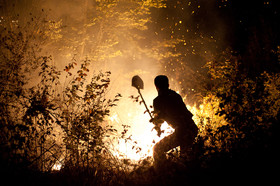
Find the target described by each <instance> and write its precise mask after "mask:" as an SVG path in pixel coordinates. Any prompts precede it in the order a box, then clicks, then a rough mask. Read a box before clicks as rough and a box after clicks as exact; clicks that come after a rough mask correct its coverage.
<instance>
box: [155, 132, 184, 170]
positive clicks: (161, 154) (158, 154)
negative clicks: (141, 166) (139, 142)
mask: <svg viewBox="0 0 280 186" xmlns="http://www.w3.org/2000/svg"><path fill="white" fill-rule="evenodd" d="M178 145H179V144H178V142H177V138H176V134H175V132H174V133H173V134H171V135H169V136H167V137H165V138H163V139H162V140H160V141H159V142H158V143H157V144H156V145H155V146H154V153H153V156H154V166H155V167H156V169H161V167H162V166H164V164H165V162H166V160H167V158H166V152H168V151H169V150H170V149H172V148H175V147H177V146H178Z"/></svg>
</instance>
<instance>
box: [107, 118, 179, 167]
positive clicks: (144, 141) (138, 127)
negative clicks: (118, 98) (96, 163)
mask: <svg viewBox="0 0 280 186" xmlns="http://www.w3.org/2000/svg"><path fill="white" fill-rule="evenodd" d="M128 116H130V117H132V114H131V113H128ZM116 119H117V118H116V115H113V116H112V117H110V120H111V121H113V120H116ZM133 119H134V121H135V125H133V126H131V128H130V129H131V130H130V132H129V134H128V135H129V139H119V140H118V141H117V143H114V145H113V146H114V147H113V148H112V153H113V155H114V156H116V157H117V158H119V159H130V160H132V161H135V162H137V161H140V160H142V159H145V158H147V157H151V156H152V155H153V147H154V145H155V144H156V143H157V142H159V141H160V140H161V139H163V138H164V137H166V136H168V135H170V134H172V133H173V132H174V129H173V128H172V127H170V126H169V125H168V124H167V123H166V122H164V123H163V124H162V126H161V130H163V131H164V132H163V133H162V134H161V136H160V137H158V135H157V132H156V131H155V130H153V127H154V125H153V124H152V123H150V122H149V119H150V118H149V115H148V114H144V116H143V114H142V116H141V115H138V116H137V115H136V116H134V118H133ZM117 120H119V119H117Z"/></svg>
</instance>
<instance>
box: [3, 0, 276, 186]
mask: <svg viewBox="0 0 280 186" xmlns="http://www.w3.org/2000/svg"><path fill="white" fill-rule="evenodd" d="M278 20H279V6H278V3H277V1H276V0H266V1H264V0H255V1H248V2H245V1H244V0H243V1H241V0H186V1H175V0H135V1H134V0H0V27H1V28H0V31H1V55H0V60H1V61H0V62H1V64H0V71H1V80H0V84H1V87H0V93H1V97H0V101H1V103H0V104H1V106H0V108H1V115H2V116H1V128H0V129H1V135H0V137H1V138H0V139H1V141H2V142H1V163H2V161H3V162H4V163H3V165H4V166H3V167H8V168H9V167H24V168H27V169H28V170H29V168H30V169H32V171H33V170H34V169H35V170H36V171H39V172H48V171H54V170H61V169H62V168H63V167H64V170H66V173H65V175H69V174H72V173H73V174H74V173H77V172H79V171H80V170H81V169H80V168H81V167H82V168H83V170H85V167H87V168H88V169H87V171H88V172H87V173H86V174H87V175H91V176H92V174H94V176H93V177H92V179H93V181H92V182H90V181H89V182H90V184H93V183H97V184H102V183H103V182H102V179H103V181H104V183H107V184H112V183H111V182H110V181H109V179H107V180H106V179H105V177H108V175H110V176H112V175H114V176H115V177H114V176H112V177H110V178H111V180H113V181H114V182H115V183H119V184H120V182H121V181H123V180H127V179H128V180H129V178H128V176H127V175H128V173H127V172H126V171H128V170H129V171H128V172H130V173H131V172H132V173H135V175H136V174H138V173H137V171H135V170H136V169H137V168H139V169H137V170H138V171H139V170H142V169H143V168H146V167H147V164H148V165H151V164H152V163H151V162H150V159H148V160H147V158H148V157H150V156H151V155H152V151H153V150H152V147H153V145H154V144H155V143H156V142H158V141H159V140H160V139H162V138H163V137H164V136H162V137H161V138H159V137H157V135H156V133H155V131H152V128H153V124H151V123H149V119H150V118H149V115H148V113H147V112H145V110H146V109H145V107H144V105H143V104H142V103H141V99H140V98H139V97H138V98H137V96H138V93H137V90H136V89H135V88H134V87H132V86H131V79H132V77H133V76H134V75H139V76H140V77H141V78H142V79H143V81H144V89H143V90H141V92H142V94H143V96H144V98H145V101H146V102H147V105H148V106H150V105H152V103H153V99H154V98H155V97H156V96H157V91H156V89H155V87H154V83H153V80H154V78H155V77H156V76H157V75H159V74H164V75H167V76H168V77H169V80H170V88H171V89H173V90H175V91H176V92H178V93H179V94H180V95H181V96H182V98H183V100H184V102H185V104H186V105H187V107H188V109H189V110H191V111H192V113H193V114H194V117H193V119H194V120H195V122H196V124H197V125H198V127H199V129H200V134H199V136H200V137H201V139H200V140H202V139H203V140H204V142H203V145H204V146H203V147H202V146H200V148H201V149H200V150H201V151H200V153H201V154H200V155H201V156H199V157H200V159H199V161H201V162H200V163H201V164H200V165H201V166H200V165H199V166H198V164H195V163H193V162H192V163H190V164H191V165H192V166H198V167H199V168H198V167H196V170H197V172H198V173H197V175H199V174H200V170H201V169H203V168H205V167H206V168H205V170H204V169H203V171H204V174H205V175H206V174H207V171H209V172H212V170H213V167H215V166H214V165H216V163H217V164H219V166H221V165H223V164H227V163H228V161H230V160H228V159H227V158H228V157H234V156H236V157H237V158H236V159H237V160H238V163H237V165H241V164H243V161H241V162H242V163H240V162H239V158H240V159H242V160H243V159H244V162H245V161H246V160H248V159H250V155H251V154H250V153H252V154H254V153H256V151H258V150H259V149H258V148H259V146H261V147H262V146H263V149H261V151H262V152H265V151H267V149H266V148H268V147H272V146H273V145H271V141H273V139H274V137H272V136H273V135H272V132H271V131H277V130H274V128H273V127H274V123H277V121H279V75H277V74H278V73H279V70H280V68H279V67H280V66H279V53H280V52H279V51H280V50H279V45H280V41H279V26H278ZM139 103H140V104H139ZM149 108H150V110H151V111H152V110H153V109H152V107H149ZM144 112H145V113H144ZM277 118H278V119H277ZM271 126H273V127H271ZM276 128H277V127H276ZM277 129H278V128H277ZM164 130H165V131H166V134H165V135H168V134H169V133H171V132H172V129H170V128H168V127H167V125H165V128H164ZM260 131H265V132H263V133H262V132H260ZM168 132H169V133H168ZM266 132H267V133H266ZM244 136H245V137H244ZM259 139H261V140H259ZM263 139H265V140H263ZM203 140H202V141H203ZM242 140H245V142H244V141H242ZM197 144H200V143H199V140H198V142H197ZM201 144H202V142H201ZM201 144H200V145H201ZM244 144H246V145H244ZM253 144H258V148H257V147H255V146H254V145H253ZM261 147H260V148H261ZM202 149H203V150H202ZM239 149H242V150H239ZM244 149H253V150H251V151H250V152H249V154H250V155H248V156H245V155H244V154H246V153H247V151H246V150H244ZM256 149H257V150H256ZM270 150H271V149H269V150H268V151H269V152H270ZM219 153H220V154H219ZM223 153H224V154H223ZM225 154H226V155H225ZM237 154H238V155H237ZM239 154H241V155H239ZM247 154H248V153H247ZM260 154H261V155H263V154H262V153H260ZM227 155H228V156H227ZM261 155H260V156H261ZM244 156H245V158H244ZM266 156H267V157H268V155H267V154H266V155H265V157H266ZM18 157H20V158H18ZM211 158H212V159H211ZM208 159H210V160H208ZM218 159H219V161H221V162H218ZM220 159H222V160H220ZM229 159H230V158H229ZM233 159H234V158H233ZM236 159H234V161H232V162H230V163H231V164H232V165H234V164H235V160H236ZM256 159H257V158H256ZM6 160H8V161H6ZM131 160H133V161H136V164H130V163H131V162H130V161H131ZM140 160H141V161H140ZM237 160H236V161H237ZM178 161H179V162H181V163H182V159H179V160H178V159H177V163H178ZM223 161H225V162H226V163H225V162H223ZM6 162H8V163H6ZM145 162H146V163H145ZM147 162H150V164H149V163H147ZM175 162H176V161H175ZM134 163H135V162H134ZM141 163H142V164H141ZM196 163H197V162H196ZM183 164H184V166H186V167H188V166H189V164H186V162H184V160H183ZM248 164H249V165H250V166H252V165H253V164H254V162H253V161H252V162H250V163H248ZM264 164H265V163H264ZM249 165H247V166H248V167H249ZM203 166H204V167H203ZM89 167H91V169H90V170H89ZM108 167H110V168H108ZM148 167H151V166H148ZM171 167H172V166H171ZM221 167H222V166H221ZM252 167H254V166H252ZM67 168H69V169H71V168H76V169H75V170H79V171H77V172H74V171H73V172H72V173H71V172H70V173H69V172H67V170H68V169H67ZM173 168H174V167H173ZM176 168H178V166H177V167H176V166H175V168H174V169H176ZM222 168H223V167H222ZM222 168H221V169H222ZM228 169H229V170H230V171H232V170H231V169H230V168H228ZM252 169H253V168H252ZM3 170H4V169H3ZM24 170H25V169H24ZM105 170H106V171H105ZM145 170H146V169H145ZM148 170H149V171H150V169H148ZM217 170H218V169H217ZM246 170H247V169H245V171H246ZM271 170H273V169H271ZM1 171H2V170H1ZM90 171H93V173H92V172H90ZM122 171H123V172H122ZM134 171H135V172H134ZM180 171H181V173H182V172H183V173H186V174H188V173H189V171H190V170H189V169H187V168H183V170H181V169H180ZM203 171H202V172H203ZM215 171H216V169H215ZM215 171H214V172H215ZM245 171H244V172H245ZM19 172H20V171H19ZM19 172H16V173H14V174H15V175H18V174H20V173H19ZM167 172H168V171H167ZM205 172H206V173H205ZM217 172H219V171H217ZM221 172H223V171H221ZM225 172H226V171H225ZM126 173H127V174H126ZM142 173H143V172H142ZM173 173H174V172H172V174H173ZM219 173H220V172H219ZM150 174H152V173H151V172H144V175H143V177H146V178H147V177H153V178H154V179H155V180H156V181H158V180H157V179H156V178H157V177H156V176H155V175H153V176H151V175H150ZM172 174H171V175H172ZM174 174H175V173H174ZM214 174H215V173H211V175H214ZM132 175H134V174H132ZM135 175H134V176H135ZM140 175H141V174H140ZM188 175H189V174H188ZM197 175H194V178H193V177H192V178H193V179H196V178H197V177H196V176H197ZM252 175H253V174H252ZM75 176H76V177H77V178H79V176H80V175H78V173H77V174H75V175H74V176H73V178H76V177H75ZM160 176H162V174H159V175H158V177H160ZM164 176H165V175H164ZM164 176H163V177H164ZM173 176H174V177H172V178H170V180H173V179H175V178H178V179H177V180H178V183H181V182H180V181H182V178H181V177H180V176H177V174H175V175H173ZM189 176H190V177H191V175H189ZM70 177H71V176H70ZM120 177H122V178H123V179H120ZM256 177H258V176H256ZM242 178H243V179H244V177H242ZM86 179H87V178H85V179H84V181H85V180H86ZM94 179H96V180H94ZM168 179H169V177H168ZM205 179H206V178H205ZM137 180H138V181H139V177H137V179H136V182H137ZM140 180H141V179H140ZM155 180H151V179H148V178H147V179H143V180H142V181H143V182H140V183H153V181H155ZM170 180H169V181H170ZM240 180H241V179H240ZM94 181H95V182H94ZM118 181H119V182H118ZM130 181H131V180H130ZM145 181H147V182H145ZM85 182H86V181H85ZM140 183H139V184H140ZM162 183H164V181H163V182H162ZM86 184H87V183H86ZM165 184H166V183H165ZM188 184H190V183H188Z"/></svg>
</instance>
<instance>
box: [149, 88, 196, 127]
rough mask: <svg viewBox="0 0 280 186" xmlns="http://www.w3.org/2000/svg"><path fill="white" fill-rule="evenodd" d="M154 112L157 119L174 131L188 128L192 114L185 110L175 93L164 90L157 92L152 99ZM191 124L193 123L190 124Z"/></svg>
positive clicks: (179, 97)
mask: <svg viewBox="0 0 280 186" xmlns="http://www.w3.org/2000/svg"><path fill="white" fill-rule="evenodd" d="M153 105H154V111H155V112H156V113H157V112H158V117H159V118H161V119H163V120H165V121H166V122H167V123H168V124H169V125H171V126H172V127H173V128H174V129H176V128H186V127H190V126H187V125H190V123H189V122H188V121H189V120H191V119H192V116H193V115H192V113H191V112H190V111H189V110H188V109H187V107H186V105H185V103H184V102H183V100H182V97H181V96H180V95H179V94H177V93H176V92H175V91H173V90H170V89H166V90H163V91H159V95H158V96H157V97H156V98H155V99H154V104H153ZM192 124H193V123H192Z"/></svg>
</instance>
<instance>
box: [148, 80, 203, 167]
mask: <svg viewBox="0 0 280 186" xmlns="http://www.w3.org/2000/svg"><path fill="white" fill-rule="evenodd" d="M154 83H155V86H156V89H157V91H158V96H157V97H156V98H155V99H154V102H153V106H154V118H153V119H152V120H151V121H152V122H153V123H154V124H155V126H156V129H157V131H158V132H159V133H160V130H158V128H159V127H160V125H161V124H162V123H163V121H166V122H167V123H168V124H169V125H170V126H171V127H172V128H174V129H175V131H174V133H173V134H171V135H169V136H167V137H165V138H163V139H162V140H161V141H159V142H158V143H157V144H156V145H155V147H154V160H155V167H156V168H159V167H160V166H161V165H163V164H164V162H165V161H166V152H168V151H169V150H171V149H173V148H175V147H177V146H180V151H181V153H184V152H190V151H191V147H192V145H193V142H194V139H195V137H196V136H197V133H198V128H197V126H196V125H195V123H194V121H193V120H192V116H193V115H192V113H191V112H190V111H189V110H188V109H187V108H186V105H185V103H184V102H183V99H182V97H181V96H180V95H179V94H177V93H176V92H175V91H173V90H170V89H169V81H168V78H167V76H164V75H160V76H157V77H156V78H155V80H154ZM159 135H160V134H159Z"/></svg>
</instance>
